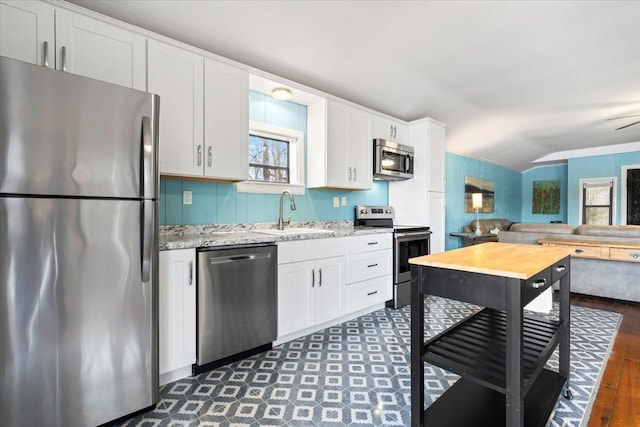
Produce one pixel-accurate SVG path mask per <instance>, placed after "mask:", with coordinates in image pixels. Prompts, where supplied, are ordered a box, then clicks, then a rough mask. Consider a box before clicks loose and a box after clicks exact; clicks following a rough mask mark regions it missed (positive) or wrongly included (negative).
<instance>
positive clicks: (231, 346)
mask: <svg viewBox="0 0 640 427" xmlns="http://www.w3.org/2000/svg"><path fill="white" fill-rule="evenodd" d="M277 272H278V261H277V250H276V245H275V244H261V245H249V246H235V247H231V248H224V249H206V248H205V249H200V250H198V277H197V280H198V281H197V288H198V294H197V295H198V298H197V301H198V305H197V313H198V314H197V316H198V323H197V330H198V332H197V335H198V340H197V353H198V359H197V361H196V364H195V365H194V367H193V371H194V373H199V372H203V371H206V370H209V369H212V368H215V367H217V366H221V365H223V364H226V363H229V362H231V361H233V360H237V359H239V358H242V357H246V356H248V355H251V354H256V353H259V352H261V351H265V350H268V349H270V348H271V346H272V343H273V341H275V339H276V336H277V319H278V316H277V308H278V298H277V292H278V285H277V274H278V273H277Z"/></svg>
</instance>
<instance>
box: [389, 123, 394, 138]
mask: <svg viewBox="0 0 640 427" xmlns="http://www.w3.org/2000/svg"><path fill="white" fill-rule="evenodd" d="M389 136H390V137H392V138H393V125H389Z"/></svg>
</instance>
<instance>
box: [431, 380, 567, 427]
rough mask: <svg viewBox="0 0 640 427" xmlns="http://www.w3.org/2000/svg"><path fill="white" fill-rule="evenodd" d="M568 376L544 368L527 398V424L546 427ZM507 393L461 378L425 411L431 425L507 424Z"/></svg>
mask: <svg viewBox="0 0 640 427" xmlns="http://www.w3.org/2000/svg"><path fill="white" fill-rule="evenodd" d="M566 380H567V378H566V377H563V376H562V375H560V374H558V373H556V372H553V371H550V370H548V369H544V370H543V371H542V372H541V373H540V375H539V376H538V378H537V379H536V381H535V382H534V383H533V386H532V387H531V390H529V393H527V395H526V396H525V398H524V425H525V426H527V427H545V426H546V425H547V424H548V422H549V420H550V419H551V418H553V415H554V412H555V411H554V409H555V406H556V404H557V403H558V399H559V398H560V396H561V391H562V388H563V387H564V384H565V381H566ZM505 401H506V396H505V395H504V394H502V393H500V392H498V391H495V390H492V389H490V388H487V387H484V386H482V385H480V384H477V383H475V382H473V381H470V380H469V379H466V378H461V379H459V380H458V381H457V382H456V383H455V384H454V385H452V386H451V387H450V388H449V389H448V390H447V391H446V392H445V393H444V394H443V395H442V396H440V397H439V398H438V399H436V401H435V402H433V404H431V405H430V406H429V407H428V408H427V409H426V410H425V411H424V420H425V425H427V426H429V427H469V426H491V427H502V426H505V425H506V420H505V412H506V403H505Z"/></svg>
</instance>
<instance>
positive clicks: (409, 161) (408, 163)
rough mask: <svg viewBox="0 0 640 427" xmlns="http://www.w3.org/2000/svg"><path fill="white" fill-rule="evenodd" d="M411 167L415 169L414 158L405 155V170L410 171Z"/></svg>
mask: <svg viewBox="0 0 640 427" xmlns="http://www.w3.org/2000/svg"><path fill="white" fill-rule="evenodd" d="M411 169H413V159H412V158H411V156H408V155H407V156H404V171H405V173H410V172H411Z"/></svg>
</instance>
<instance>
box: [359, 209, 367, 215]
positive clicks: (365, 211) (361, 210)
mask: <svg viewBox="0 0 640 427" xmlns="http://www.w3.org/2000/svg"><path fill="white" fill-rule="evenodd" d="M367 213H368V212H367V210H366V209H360V214H362V215H366V214H367Z"/></svg>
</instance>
